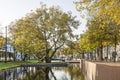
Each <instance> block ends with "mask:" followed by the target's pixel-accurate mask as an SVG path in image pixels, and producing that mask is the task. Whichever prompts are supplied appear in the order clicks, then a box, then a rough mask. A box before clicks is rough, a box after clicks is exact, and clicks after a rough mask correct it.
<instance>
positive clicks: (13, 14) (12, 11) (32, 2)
mask: <svg viewBox="0 0 120 80" xmlns="http://www.w3.org/2000/svg"><path fill="white" fill-rule="evenodd" d="M73 1H74V0H0V31H1V30H2V31H3V32H4V31H5V30H4V29H5V26H7V25H9V24H10V23H11V22H12V21H15V20H16V19H20V18H22V17H24V16H25V15H26V14H27V13H29V12H30V11H31V10H33V11H34V10H36V8H39V7H40V2H43V3H44V4H46V5H47V6H48V7H50V6H53V5H54V6H57V5H59V6H60V8H61V9H62V10H63V11H65V12H67V11H71V12H72V15H73V16H77V19H78V20H79V21H80V22H81V25H80V26H79V29H78V30H76V31H75V33H76V34H80V33H82V32H83V31H84V30H85V24H86V20H85V19H82V18H80V13H79V12H78V11H77V10H76V8H75V4H73Z"/></svg>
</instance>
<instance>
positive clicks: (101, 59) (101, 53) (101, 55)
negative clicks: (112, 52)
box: [100, 42, 103, 61]
mask: <svg viewBox="0 0 120 80" xmlns="http://www.w3.org/2000/svg"><path fill="white" fill-rule="evenodd" d="M100 61H103V45H102V42H101V44H100Z"/></svg>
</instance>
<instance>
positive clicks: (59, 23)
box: [9, 4, 79, 62]
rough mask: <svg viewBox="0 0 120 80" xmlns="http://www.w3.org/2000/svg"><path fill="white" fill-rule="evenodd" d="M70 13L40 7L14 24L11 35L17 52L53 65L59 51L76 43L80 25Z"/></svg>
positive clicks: (42, 5)
mask: <svg viewBox="0 0 120 80" xmlns="http://www.w3.org/2000/svg"><path fill="white" fill-rule="evenodd" d="M75 18H76V17H75V16H72V15H71V12H63V11H62V10H61V9H60V8H59V7H55V6H52V7H49V8H48V7H46V5H44V4H41V7H40V8H37V9H36V11H32V12H31V13H28V14H27V15H26V16H25V17H23V18H21V19H19V20H17V21H15V22H13V23H11V25H10V28H9V30H10V33H11V37H12V39H13V43H14V45H15V47H16V49H17V50H18V51H20V52H24V53H27V54H30V55H34V56H36V57H38V58H39V59H41V58H42V59H45V61H46V62H51V59H52V57H53V56H54V54H55V53H56V51H57V50H58V49H60V48H61V47H62V46H64V45H65V44H66V43H67V42H68V41H71V40H73V38H74V37H75V35H74V34H73V29H77V27H78V25H79V22H78V21H77V20H76V19H75Z"/></svg>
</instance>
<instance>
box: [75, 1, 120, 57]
mask: <svg viewBox="0 0 120 80" xmlns="http://www.w3.org/2000/svg"><path fill="white" fill-rule="evenodd" d="M75 4H76V8H77V10H78V11H80V12H82V11H86V12H87V20H88V24H89V25H87V26H88V31H89V32H92V34H93V35H94V37H95V38H93V39H92V40H93V42H96V43H94V44H97V45H98V47H99V48H100V49H101V50H100V52H101V54H100V56H101V59H103V57H102V54H103V53H102V48H103V47H104V46H107V45H113V44H114V46H115V51H116V45H117V44H118V43H119V41H120V39H119V30H120V19H119V16H120V14H119V12H120V10H119V8H120V1H119V0H94V1H92V0H82V1H79V2H75ZM85 15H86V14H85ZM93 35H91V36H90V37H91V38H92V36H93Z"/></svg>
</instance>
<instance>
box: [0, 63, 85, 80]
mask: <svg viewBox="0 0 120 80" xmlns="http://www.w3.org/2000/svg"><path fill="white" fill-rule="evenodd" d="M0 80H83V75H82V72H81V69H80V66H79V64H69V65H68V66H64V67H63V66H62V67H61V66H59V67H58V66H57V67H17V68H12V69H9V70H2V71H0Z"/></svg>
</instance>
